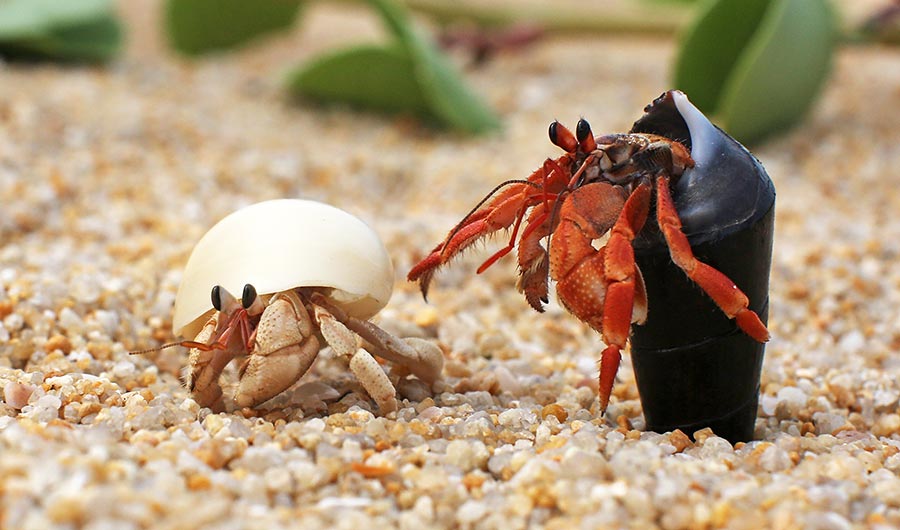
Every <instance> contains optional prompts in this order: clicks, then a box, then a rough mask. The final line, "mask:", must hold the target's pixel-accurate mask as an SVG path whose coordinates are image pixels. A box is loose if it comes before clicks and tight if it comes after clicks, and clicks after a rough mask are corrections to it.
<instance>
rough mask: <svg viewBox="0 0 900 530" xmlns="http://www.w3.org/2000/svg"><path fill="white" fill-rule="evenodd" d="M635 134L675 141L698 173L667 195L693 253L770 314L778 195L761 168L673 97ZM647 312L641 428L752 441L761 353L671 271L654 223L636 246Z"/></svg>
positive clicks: (639, 348) (658, 103)
mask: <svg viewBox="0 0 900 530" xmlns="http://www.w3.org/2000/svg"><path fill="white" fill-rule="evenodd" d="M631 132H633V133H652V134H658V135H661V136H665V137H668V138H670V139H673V140H677V141H679V142H681V143H683V144H685V145H686V146H687V147H688V148H689V149H690V151H691V157H692V158H693V159H694V162H695V166H694V168H692V169H689V170H686V171H685V172H684V174H683V175H682V176H681V178H680V179H679V180H678V181H677V182H676V183H675V184H674V186H673V187H672V196H673V199H674V201H675V207H676V209H677V210H678V214H679V216H680V218H681V221H682V224H683V227H684V232H685V234H686V235H687V236H688V239H689V241H690V243H691V247H692V249H693V250H694V254H695V255H696V256H697V258H698V259H700V260H701V261H703V262H705V263H708V264H709V265H711V266H713V267H715V268H716V269H718V270H720V271H721V272H723V273H724V274H726V275H727V276H728V277H729V278H731V279H732V280H733V281H734V282H735V283H736V284H737V285H738V287H740V289H741V290H743V291H744V293H745V294H747V296H748V298H749V299H750V308H751V309H753V310H754V311H756V312H757V314H759V316H760V318H762V320H763V322H766V321H767V316H768V288H769V269H770V265H771V257H772V240H773V228H774V211H775V208H774V204H775V188H774V186H773V185H772V181H771V180H770V179H769V176H768V175H767V174H766V172H765V169H763V167H762V165H761V164H760V163H759V161H758V160H757V159H756V158H755V157H754V156H753V155H752V154H750V152H749V151H747V149H745V148H744V147H743V146H742V145H741V144H739V143H738V142H737V141H735V140H734V139H733V138H731V137H730V136H728V135H727V134H726V133H725V132H723V131H722V130H721V129H719V128H718V127H716V126H714V125H713V124H712V123H710V122H709V120H708V119H707V118H706V117H705V116H703V114H702V113H701V112H700V111H699V110H698V109H697V108H696V107H694V106H693V105H692V104H691V103H690V101H688V99H687V97H686V96H685V95H684V94H683V93H681V92H678V91H669V92H666V93H665V94H663V95H662V96H660V97H659V98H657V99H656V100H655V101H654V102H653V103H652V104H650V105H648V106H647V108H646V109H645V114H644V116H643V117H641V118H640V119H639V120H637V121H636V122H635V124H634V127H633V128H632V131H631ZM635 259H636V261H637V264H638V267H639V268H640V270H641V273H642V274H643V277H644V281H645V283H646V286H647V299H648V301H649V313H648V317H647V321H646V322H645V323H644V324H643V325H636V326H633V328H632V340H631V355H632V362H633V365H634V370H635V379H636V381H637V385H638V392H639V393H640V395H641V403H642V406H643V409H644V416H645V419H646V421H647V428H648V429H649V430H654V431H658V432H666V431H671V430H674V429H676V428H678V429H681V430H682V431H684V432H685V433H687V434H692V433H693V432H694V431H696V430H699V429H701V428H703V427H712V428H713V431H714V432H715V433H716V434H717V435H719V436H722V437H724V438H726V439H728V440H730V441H731V442H737V441H747V440H750V439H752V437H753V429H754V422H755V419H756V409H757V403H758V398H759V379H760V373H761V369H762V360H763V354H764V351H765V345H764V344H760V343H757V342H756V341H754V340H753V339H751V338H750V337H748V336H747V335H745V334H744V333H743V332H741V331H740V330H739V329H738V328H737V326H736V325H735V323H734V322H733V321H732V320H729V319H728V318H727V317H726V316H725V315H724V314H723V313H722V312H721V310H719V308H718V307H716V305H715V304H714V303H713V302H712V300H711V299H710V298H709V297H708V296H707V295H706V294H705V293H703V292H702V291H701V290H700V289H699V288H698V287H697V286H696V285H695V284H694V283H693V282H691V281H690V280H689V279H688V278H687V276H686V275H685V274H684V272H683V271H681V270H680V269H678V267H676V266H675V264H674V263H673V262H672V260H671V258H670V257H669V252H668V247H666V245H665V241H664V239H663V237H662V235H661V234H660V233H659V230H658V228H657V227H656V223H655V220H653V219H652V218H651V219H650V220H648V223H647V226H646V227H645V228H644V230H643V231H642V232H641V234H640V236H639V238H638V239H636V240H635Z"/></svg>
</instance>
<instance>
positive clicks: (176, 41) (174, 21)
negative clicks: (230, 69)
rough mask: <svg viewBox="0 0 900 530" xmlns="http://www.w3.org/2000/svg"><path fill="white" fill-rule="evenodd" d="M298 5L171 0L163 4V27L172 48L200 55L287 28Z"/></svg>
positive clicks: (269, 0) (272, 0) (283, 0)
mask: <svg viewBox="0 0 900 530" xmlns="http://www.w3.org/2000/svg"><path fill="white" fill-rule="evenodd" d="M300 6H301V2H300V0H182V1H170V2H167V3H166V7H165V21H166V30H167V32H168V35H169V40H170V42H171V43H172V46H173V47H175V49H177V50H178V51H180V52H182V53H184V54H186V55H201V54H204V53H209V52H214V51H217V50H228V49H230V48H233V47H235V46H239V45H242V44H245V43H246V42H248V41H251V40H253V39H255V38H257V37H259V36H261V35H265V34H267V33H272V32H275V31H280V30H286V29H289V28H290V27H291V26H292V25H293V24H294V21H295V20H296V18H297V13H299V11H300Z"/></svg>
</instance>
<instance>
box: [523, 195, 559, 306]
mask: <svg viewBox="0 0 900 530" xmlns="http://www.w3.org/2000/svg"><path fill="white" fill-rule="evenodd" d="M549 208H551V207H550V206H548V205H546V204H544V203H542V204H539V205H537V206H536V207H535V208H534V209H533V210H532V211H531V214H530V215H529V216H528V220H527V221H526V224H527V227H526V228H525V231H524V232H522V238H521V239H519V247H518V254H519V281H518V283H517V287H518V289H519V291H520V292H522V293H524V294H525V299H526V300H527V301H528V304H529V305H531V307H532V308H534V310H535V311H537V312H539V313H542V312H543V311H544V306H543V304H545V303H547V299H548V291H549V286H548V276H549V271H550V260H549V259H548V255H547V249H545V248H544V247H543V246H542V245H541V240H542V239H544V238H545V237H547V236H548V235H550V215H551V212H550V210H549Z"/></svg>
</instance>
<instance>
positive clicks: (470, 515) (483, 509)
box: [456, 500, 487, 524]
mask: <svg viewBox="0 0 900 530" xmlns="http://www.w3.org/2000/svg"><path fill="white" fill-rule="evenodd" d="M485 514H487V506H486V505H485V504H484V503H483V502H481V501H476V500H468V501H466V502H464V503H462V506H460V507H459V509H458V510H456V520H457V521H458V522H459V523H462V524H470V523H474V522H476V521H478V520H480V519H481V518H482V517H484V516H485Z"/></svg>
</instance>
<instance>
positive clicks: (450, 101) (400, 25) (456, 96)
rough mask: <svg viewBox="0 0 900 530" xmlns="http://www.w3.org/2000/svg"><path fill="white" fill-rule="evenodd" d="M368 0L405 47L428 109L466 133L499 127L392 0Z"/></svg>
mask: <svg viewBox="0 0 900 530" xmlns="http://www.w3.org/2000/svg"><path fill="white" fill-rule="evenodd" d="M369 1H370V3H371V4H372V5H373V6H374V7H375V8H376V9H378V11H379V12H380V13H381V15H382V18H383V19H384V22H385V24H386V25H387V27H388V29H390V30H391V31H392V32H393V33H394V35H396V37H397V39H398V40H399V41H400V43H402V44H403V45H404V46H405V47H406V49H407V50H408V52H409V55H410V57H411V58H412V60H413V64H414V74H415V77H416V80H417V81H418V83H419V86H420V87H421V89H422V93H423V94H424V97H425V99H426V100H427V101H428V104H429V106H430V108H431V111H432V112H433V113H434V114H435V115H436V116H437V117H438V118H439V119H440V120H441V121H443V122H444V123H446V124H447V125H449V126H451V127H453V128H455V129H459V130H462V131H466V132H469V133H483V132H487V131H490V130H492V129H496V128H497V127H499V125H500V122H499V120H498V119H497V117H496V116H495V115H494V113H493V111H492V110H491V109H490V108H489V107H488V106H487V105H485V104H484V103H483V102H482V101H481V100H480V99H479V98H478V97H477V96H476V95H475V94H474V93H472V92H471V91H470V90H469V89H468V87H466V85H465V84H464V83H463V81H462V78H461V77H460V75H459V73H458V72H457V71H456V69H455V68H454V67H453V65H452V64H451V63H450V61H449V60H448V59H447V57H446V56H444V55H443V54H442V53H441V52H440V51H439V50H438V49H437V48H436V47H435V45H434V44H433V43H432V42H431V41H429V40H427V39H425V38H424V37H422V36H421V35H419V34H418V33H417V32H416V31H415V29H414V28H413V26H412V24H411V22H410V21H409V18H408V17H407V15H406V13H405V12H404V11H403V10H402V9H401V8H400V7H399V6H397V4H395V3H394V2H393V1H391V0H369Z"/></svg>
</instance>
